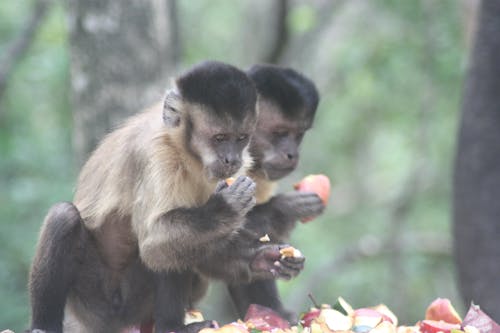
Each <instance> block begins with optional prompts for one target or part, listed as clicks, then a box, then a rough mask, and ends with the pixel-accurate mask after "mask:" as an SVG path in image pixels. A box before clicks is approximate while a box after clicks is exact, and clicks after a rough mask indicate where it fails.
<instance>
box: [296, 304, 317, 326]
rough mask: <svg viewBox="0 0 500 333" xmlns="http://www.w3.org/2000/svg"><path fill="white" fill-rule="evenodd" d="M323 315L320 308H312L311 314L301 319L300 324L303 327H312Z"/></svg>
mask: <svg viewBox="0 0 500 333" xmlns="http://www.w3.org/2000/svg"><path fill="white" fill-rule="evenodd" d="M320 313H321V310H320V309H318V308H312V309H311V310H310V311H309V312H306V313H304V314H303V315H302V317H301V318H300V323H301V324H302V326H303V327H309V326H311V322H312V321H313V320H314V319H316V318H318V317H319V315H320Z"/></svg>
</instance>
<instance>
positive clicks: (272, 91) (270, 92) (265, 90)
mask: <svg viewBox="0 0 500 333" xmlns="http://www.w3.org/2000/svg"><path fill="white" fill-rule="evenodd" d="M247 73H248V75H249V76H250V78H251V79H252V80H253V81H254V82H255V87H256V88H257V92H258V93H259V94H260V95H261V96H262V97H264V98H266V99H269V100H271V101H273V102H274V103H276V104H277V105H278V106H279V107H280V109H281V111H282V112H283V114H284V115H285V116H288V117H295V116H296V115H298V114H299V113H301V112H304V111H305V112H306V113H307V114H308V115H310V116H314V113H315V112H316V108H317V107H318V103H319V94H318V90H317V89H316V86H315V85H314V83H313V82H312V81H311V80H309V79H308V78H307V77H305V76H304V75H302V74H300V73H298V72H297V71H295V70H293V69H291V68H287V67H279V66H275V65H254V66H252V67H251V68H250V69H249V70H248V72H247Z"/></svg>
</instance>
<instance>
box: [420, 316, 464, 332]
mask: <svg viewBox="0 0 500 333" xmlns="http://www.w3.org/2000/svg"><path fill="white" fill-rule="evenodd" d="M453 329H460V325H459V324H450V323H447V322H444V321H436V320H427V319H426V320H422V321H421V322H420V331H421V332H422V333H438V332H443V333H450V332H451V330H453Z"/></svg>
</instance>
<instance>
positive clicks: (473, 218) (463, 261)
mask: <svg viewBox="0 0 500 333" xmlns="http://www.w3.org/2000/svg"><path fill="white" fill-rule="evenodd" d="M479 15H480V16H479V20H478V23H479V27H478V30H477V33H476V36H475V38H474V49H473V52H472V58H471V63H470V66H469V70H468V73H467V78H466V81H465V90H464V100H463V107H462V124H461V129H460V133H459V140H458V151H457V156H456V161H455V162H456V164H455V175H454V177H455V178H454V239H455V244H454V250H455V257H456V263H457V269H458V275H459V283H460V288H461V292H462V295H463V297H464V298H465V301H466V302H467V303H469V302H470V301H474V302H475V303H477V304H479V305H480V306H481V308H482V309H484V311H485V312H487V313H489V314H490V315H491V316H492V317H493V318H494V319H495V320H496V321H500V306H499V305H500V61H499V59H500V38H499V36H500V1H489V0H485V1H482V3H481V7H480V14H479Z"/></svg>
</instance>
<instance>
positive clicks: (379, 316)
mask: <svg viewBox="0 0 500 333" xmlns="http://www.w3.org/2000/svg"><path fill="white" fill-rule="evenodd" d="M353 316H354V325H355V326H371V327H375V326H377V325H378V324H380V323H381V322H382V321H384V320H385V321H388V322H390V323H391V324H393V322H392V319H391V318H390V317H389V316H387V315H385V314H383V313H380V312H378V311H377V310H374V309H370V308H360V309H356V310H354V312H353Z"/></svg>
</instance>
